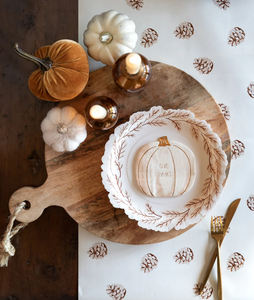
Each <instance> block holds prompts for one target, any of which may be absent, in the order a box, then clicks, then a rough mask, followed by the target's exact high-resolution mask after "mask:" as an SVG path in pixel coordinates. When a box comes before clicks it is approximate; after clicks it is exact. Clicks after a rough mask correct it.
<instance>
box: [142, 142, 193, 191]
mask: <svg viewBox="0 0 254 300" xmlns="http://www.w3.org/2000/svg"><path fill="white" fill-rule="evenodd" d="M136 178H137V183H138V186H139V188H140V190H141V191H142V192H143V193H145V194H146V195H148V196H152V197H172V196H180V195H182V194H184V193H186V192H188V191H189V190H190V189H191V188H192V186H193V183H194V180H195V156H194V154H193V152H192V151H191V150H190V149H189V148H188V147H187V146H185V145H183V144H180V143H177V142H171V141H170V143H169V142H168V140H167V137H162V138H160V139H159V141H157V142H153V143H149V144H146V145H144V146H143V147H142V148H141V149H140V151H139V152H138V154H137V161H136Z"/></svg>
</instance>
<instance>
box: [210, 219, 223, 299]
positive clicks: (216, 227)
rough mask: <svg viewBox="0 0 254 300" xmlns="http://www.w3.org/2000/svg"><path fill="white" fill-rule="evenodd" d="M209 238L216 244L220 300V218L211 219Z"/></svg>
mask: <svg viewBox="0 0 254 300" xmlns="http://www.w3.org/2000/svg"><path fill="white" fill-rule="evenodd" d="M211 236H212V238H213V239H214V240H215V241H216V242H217V252H218V254H217V274H218V297H219V300H222V280H221V266H220V241H221V240H222V239H223V223H222V219H221V217H216V218H213V217H211Z"/></svg>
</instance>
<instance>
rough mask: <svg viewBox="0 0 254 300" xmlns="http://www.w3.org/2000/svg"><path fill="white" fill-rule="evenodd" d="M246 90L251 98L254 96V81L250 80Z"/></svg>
mask: <svg viewBox="0 0 254 300" xmlns="http://www.w3.org/2000/svg"><path fill="white" fill-rule="evenodd" d="M247 92H248V94H249V95H250V97H251V98H254V82H251V83H250V84H249V86H248V87H247Z"/></svg>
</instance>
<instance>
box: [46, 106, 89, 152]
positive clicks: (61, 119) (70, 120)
mask: <svg viewBox="0 0 254 300" xmlns="http://www.w3.org/2000/svg"><path fill="white" fill-rule="evenodd" d="M41 130H42V133H43V139H44V142H45V143H46V144H47V145H49V146H51V147H52V148H53V149H54V150H55V151H57V152H64V151H73V150H75V149H77V148H78V146H79V145H80V143H82V142H83V141H84V140H85V139H86V137H87V131H86V120H85V118H84V117H83V116H82V115H81V114H79V113H78V112H77V111H76V109H74V108H73V107H70V106H66V107H63V108H59V107H54V108H52V109H51V110H50V111H49V112H48V113H47V115H46V117H45V119H44V120H43V121H42V123H41Z"/></svg>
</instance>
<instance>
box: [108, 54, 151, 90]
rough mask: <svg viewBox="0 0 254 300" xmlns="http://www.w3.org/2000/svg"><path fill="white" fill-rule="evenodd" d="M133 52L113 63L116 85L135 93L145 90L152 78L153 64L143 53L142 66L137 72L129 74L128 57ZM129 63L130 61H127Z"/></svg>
mask: <svg viewBox="0 0 254 300" xmlns="http://www.w3.org/2000/svg"><path fill="white" fill-rule="evenodd" d="M129 54H132V53H126V54H124V55H122V56H121V57H120V58H119V59H118V60H117V61H116V62H115V64H114V65H113V68H112V76H113V79H114V81H115V83H116V85H117V86H118V87H119V88H120V89H121V90H123V91H127V92H130V93H135V92H139V91H141V90H143V89H144V88H145V86H146V85H147V84H148V82H149V81H150V79H151V76H152V66H151V63H150V61H149V60H148V59H147V58H146V57H144V56H143V55H141V54H139V53H136V54H138V55H139V56H140V58H141V62H140V67H139V68H138V71H137V73H136V74H129V73H128V71H127V67H128V66H126V57H127V56H128V55H129ZM127 63H128V62H127Z"/></svg>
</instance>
